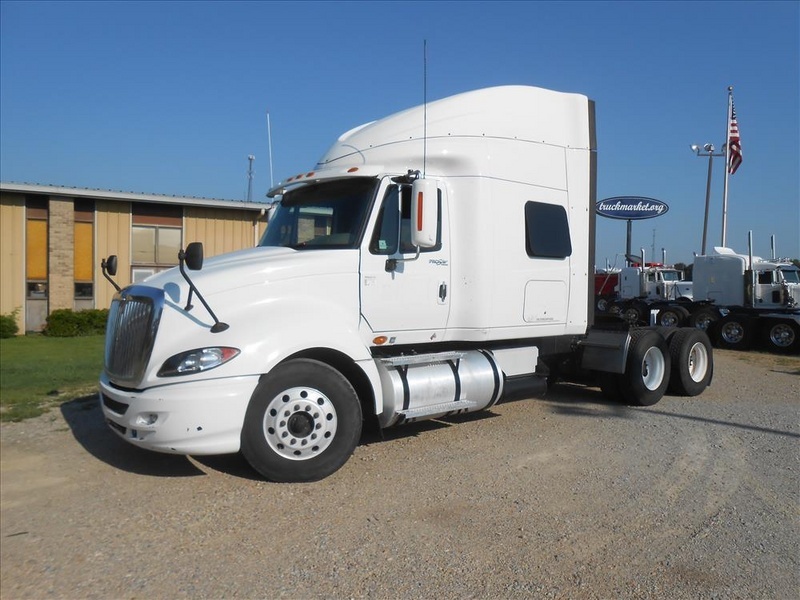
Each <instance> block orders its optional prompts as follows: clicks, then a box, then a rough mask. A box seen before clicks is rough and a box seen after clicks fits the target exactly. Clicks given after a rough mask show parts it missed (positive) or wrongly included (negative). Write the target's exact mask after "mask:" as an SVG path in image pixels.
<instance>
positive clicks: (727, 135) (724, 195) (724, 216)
mask: <svg viewBox="0 0 800 600" xmlns="http://www.w3.org/2000/svg"><path fill="white" fill-rule="evenodd" d="M732 108H733V86H732V85H729V86H728V116H727V119H726V120H725V183H724V184H723V186H722V246H723V248H724V247H727V239H728V176H729V175H730V172H731V112H732Z"/></svg>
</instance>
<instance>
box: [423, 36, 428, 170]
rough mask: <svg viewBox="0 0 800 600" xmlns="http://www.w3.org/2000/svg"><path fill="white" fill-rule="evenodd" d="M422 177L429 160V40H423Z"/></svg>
mask: <svg viewBox="0 0 800 600" xmlns="http://www.w3.org/2000/svg"><path fill="white" fill-rule="evenodd" d="M422 119H423V124H422V177H423V178H424V177H425V172H426V170H427V161H428V40H423V41H422Z"/></svg>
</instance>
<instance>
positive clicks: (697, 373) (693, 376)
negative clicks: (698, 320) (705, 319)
mask: <svg viewBox="0 0 800 600" xmlns="http://www.w3.org/2000/svg"><path fill="white" fill-rule="evenodd" d="M669 353H670V358H671V359H672V373H671V374H670V378H669V387H668V389H669V391H670V392H672V393H673V394H678V395H680V396H697V395H699V394H701V393H702V392H703V390H705V389H706V388H707V387H708V386H709V384H710V383H711V376H712V374H713V369H714V361H713V355H712V349H711V341H710V340H709V339H708V336H707V335H706V333H705V332H704V331H701V330H699V329H690V328H687V329H679V330H678V331H676V332H675V334H674V335H673V336H672V337H671V338H670V340H669Z"/></svg>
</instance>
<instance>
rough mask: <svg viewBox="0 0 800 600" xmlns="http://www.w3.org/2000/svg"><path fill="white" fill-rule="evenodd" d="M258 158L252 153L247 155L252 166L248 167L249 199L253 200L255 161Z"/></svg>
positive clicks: (249, 200)
mask: <svg viewBox="0 0 800 600" xmlns="http://www.w3.org/2000/svg"><path fill="white" fill-rule="evenodd" d="M255 159H256V157H255V156H253V155H252V154H251V155H250V156H248V157H247V160H248V161H250V166H249V167H248V169H247V201H248V202H252V201H253V161H254V160H255Z"/></svg>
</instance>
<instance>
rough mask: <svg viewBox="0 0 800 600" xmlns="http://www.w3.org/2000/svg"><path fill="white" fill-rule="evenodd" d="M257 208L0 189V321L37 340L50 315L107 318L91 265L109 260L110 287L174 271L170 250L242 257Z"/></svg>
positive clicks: (66, 190)
mask: <svg viewBox="0 0 800 600" xmlns="http://www.w3.org/2000/svg"><path fill="white" fill-rule="evenodd" d="M267 208H268V205H267V204H265V203H263V202H239V201H233V200H217V199H209V198H193V197H181V196H164V195H158V194H135V193H126V192H115V191H109V190H93V189H83V188H72V187H58V186H50V185H34V184H24V183H23V184H19V183H0V314H11V313H13V312H14V311H17V312H16V314H17V324H18V325H19V330H20V332H24V331H40V330H41V329H42V327H43V326H44V324H45V319H46V318H47V315H48V314H50V312H52V311H54V310H56V309H61V308H69V309H73V310H83V309H87V308H108V306H109V304H110V303H111V298H112V296H113V295H114V292H115V290H114V288H113V287H112V286H111V284H110V283H108V281H106V280H105V279H104V278H103V275H102V272H101V270H100V262H101V260H102V259H103V258H105V257H107V256H109V255H111V254H116V255H117V257H118V261H119V263H118V270H117V276H116V277H115V279H116V281H117V283H118V284H120V285H121V286H125V285H127V284H129V283H133V282H137V281H141V280H143V279H144V278H145V277H147V276H148V275H151V274H152V273H155V272H157V271H161V270H164V269H168V268H171V267H173V266H175V265H177V264H178V250H179V249H180V248H184V247H185V246H186V244H188V243H189V242H203V246H204V254H205V256H206V257H211V256H214V255H217V254H222V253H224V252H231V251H233V250H240V249H243V248H250V247H253V246H255V245H256V244H257V243H258V239H259V238H260V236H261V234H262V233H263V231H264V228H265V226H266V209H267Z"/></svg>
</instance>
